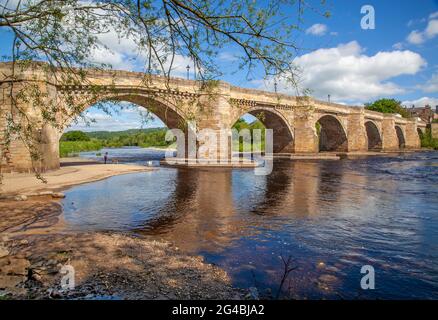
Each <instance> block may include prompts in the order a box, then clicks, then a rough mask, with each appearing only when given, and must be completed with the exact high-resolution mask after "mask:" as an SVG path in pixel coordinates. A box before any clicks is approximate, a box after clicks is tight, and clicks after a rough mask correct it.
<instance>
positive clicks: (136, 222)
mask: <svg viewBox="0 0 438 320" xmlns="http://www.w3.org/2000/svg"><path fill="white" fill-rule="evenodd" d="M105 151H108V152H109V156H110V158H112V157H117V158H118V159H121V161H124V162H135V163H144V162H145V161H146V160H151V159H153V160H157V159H159V158H160V157H162V156H163V154H164V153H163V152H162V151H154V150H147V149H140V148H138V149H137V148H127V149H124V148H122V149H110V150H102V152H105ZM81 156H83V157H88V158H93V157H94V154H93V153H83V154H82V155H81ZM65 193H66V196H67V197H66V198H65V199H64V200H63V206H64V218H65V220H66V223H67V225H68V228H70V229H73V230H99V231H122V232H127V233H131V234H137V235H142V236H147V237H152V238H156V239H164V240H169V241H172V242H174V243H175V244H176V245H177V246H178V247H179V248H180V249H181V250H184V251H186V252H189V253H194V254H199V255H202V256H203V257H204V258H205V259H206V261H208V262H210V263H214V264H217V265H219V266H220V267H222V268H224V269H225V270H226V271H227V272H228V273H229V274H230V276H231V277H232V281H233V283H234V285H235V286H238V287H242V288H248V287H256V288H257V289H258V291H259V293H260V294H261V295H268V296H269V295H272V296H273V297H275V296H276V295H277V292H278V288H279V284H280V282H281V278H282V275H283V267H284V264H283V262H282V257H283V259H285V260H287V259H288V258H289V257H291V264H290V265H289V266H291V267H293V268H296V269H294V270H293V271H292V272H291V273H290V275H289V277H288V278H287V280H286V281H285V283H284V286H283V288H282V293H281V296H280V297H289V298H299V299H302V298H314V299H321V298H328V299H343V298H348V299H356V298H357V299H359V298H368V299H375V298H383V299H405V298H426V299H427V298H434V299H438V152H423V153H410V154H404V155H400V156H394V157H369V158H363V159H354V160H348V159H344V160H339V161H284V160H283V161H276V162H275V164H274V170H273V172H272V174H270V175H268V176H256V175H254V172H253V170H252V169H199V168H197V169H189V168H184V169H176V168H165V167H159V168H157V170H154V171H151V172H144V173H135V174H127V175H122V176H116V177H112V178H109V179H106V180H102V181H98V182H93V183H88V184H84V185H80V186H76V187H72V188H70V189H69V190H67V191H66V192H65ZM364 265H370V266H372V267H373V268H374V271H375V289H374V290H363V289H361V284H360V283H361V278H362V277H363V276H364V274H361V268H362V266H364Z"/></svg>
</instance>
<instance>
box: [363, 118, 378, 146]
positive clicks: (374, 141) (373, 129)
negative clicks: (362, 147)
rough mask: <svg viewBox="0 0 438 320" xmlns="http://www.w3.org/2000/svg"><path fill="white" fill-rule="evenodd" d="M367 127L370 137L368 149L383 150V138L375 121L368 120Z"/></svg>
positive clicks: (368, 136)
mask: <svg viewBox="0 0 438 320" xmlns="http://www.w3.org/2000/svg"><path fill="white" fill-rule="evenodd" d="M365 129H366V133H367V138H368V150H382V138H381V134H380V132H379V129H378V128H377V126H376V124H375V123H374V122H373V121H366V122H365Z"/></svg>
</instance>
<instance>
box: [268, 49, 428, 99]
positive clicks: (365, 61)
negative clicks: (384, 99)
mask: <svg viewBox="0 0 438 320" xmlns="http://www.w3.org/2000/svg"><path fill="white" fill-rule="evenodd" d="M294 62H295V64H296V65H297V66H298V67H300V69H301V78H300V81H301V84H300V85H301V86H302V88H308V89H310V90H312V93H311V95H313V96H316V97H318V98H320V99H324V100H325V99H326V98H327V95H328V94H330V95H331V98H332V101H348V102H349V103H352V102H354V103H360V102H367V101H370V100H371V99H374V98H377V97H380V96H391V95H394V94H399V93H403V92H404V89H403V88H401V87H399V86H398V85H396V84H395V83H393V82H390V81H388V80H389V79H391V78H394V77H397V76H400V75H412V74H415V73H417V72H418V71H419V70H420V69H421V68H422V67H423V66H425V65H426V61H425V60H424V59H423V58H422V57H421V56H420V55H419V54H417V53H414V52H412V51H408V50H405V51H398V50H397V51H390V52H378V53H377V54H375V55H373V56H368V55H366V54H364V53H363V49H362V48H361V46H360V45H359V44H358V43H357V42H356V41H352V42H349V43H347V44H340V45H339V46H337V47H334V48H326V49H319V50H316V51H313V52H311V53H308V54H305V55H302V56H300V57H298V58H296V59H295V60H294ZM268 86H269V87H270V88H271V89H272V83H270V84H268ZM278 88H279V90H280V91H285V92H288V93H290V94H296V92H291V91H290V90H289V89H286V88H285V86H284V85H282V84H281V83H280V84H279V85H278Z"/></svg>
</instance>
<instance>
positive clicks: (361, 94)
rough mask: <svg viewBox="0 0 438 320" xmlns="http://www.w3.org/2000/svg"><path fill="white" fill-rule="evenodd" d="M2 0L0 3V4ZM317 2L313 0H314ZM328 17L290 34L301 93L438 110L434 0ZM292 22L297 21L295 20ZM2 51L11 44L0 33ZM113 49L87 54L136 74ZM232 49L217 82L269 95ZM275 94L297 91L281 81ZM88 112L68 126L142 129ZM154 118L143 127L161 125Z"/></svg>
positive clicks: (127, 118)
mask: <svg viewBox="0 0 438 320" xmlns="http://www.w3.org/2000/svg"><path fill="white" fill-rule="evenodd" d="M2 1H4V0H0V2H2ZM312 2H314V3H315V5H317V3H319V1H318V0H314V1H312ZM364 5H371V6H373V8H374V10H375V29H374V30H363V29H362V28H361V19H362V17H363V14H361V12H360V11H361V7H362V6H364ZM324 9H327V10H329V11H330V13H331V17H330V18H324V17H322V16H321V15H319V14H316V13H314V12H312V11H310V10H308V11H307V12H306V13H305V15H304V21H303V23H302V24H301V25H300V27H301V32H300V33H298V34H297V35H296V41H297V43H298V45H299V46H300V48H302V49H301V50H300V52H299V53H298V57H297V58H296V59H295V63H296V64H297V65H298V66H299V67H300V68H301V70H302V76H301V79H300V80H301V85H302V88H303V89H304V88H307V89H310V90H311V95H312V96H314V97H316V98H319V99H324V100H325V99H327V95H328V94H330V95H331V100H332V101H335V102H339V103H345V104H350V105H362V104H363V103H366V102H369V101H373V100H376V99H378V98H381V97H388V98H395V99H398V100H400V101H403V102H404V103H405V104H406V105H411V104H415V105H417V106H421V105H424V104H426V103H428V104H431V105H432V106H435V105H438V0H418V1H412V0H402V1H394V0H380V1H377V0H376V1H370V0H363V1H359V0H336V1H334V0H327V4H326V6H325V7H324ZM293 22H295V21H293ZM0 37H1V40H2V41H1V43H2V46H1V48H0V52H1V53H2V54H3V53H4V50H5V48H7V47H8V46H7V45H6V46H5V45H4V44H8V43H10V41H11V37H10V35H9V34H7V32H5V31H1V30H0ZM102 42H103V43H105V44H107V45H108V46H109V47H110V48H111V52H107V51H106V50H100V51H96V52H95V53H94V54H93V57H91V59H92V60H95V61H97V62H109V63H111V64H112V65H113V68H115V69H128V70H140V69H141V68H140V65H139V63H138V61H136V60H135V58H136V55H135V54H133V52H135V48H134V46H133V44H132V42H131V41H129V39H121V40H118V39H117V38H116V37H115V36H114V35H112V34H106V35H103V36H102ZM234 52H235V48H232V47H229V48H224V50H223V52H221V54H220V56H219V59H218V64H219V66H220V68H221V70H223V72H224V74H223V76H222V77H221V80H224V81H227V82H230V83H232V84H234V85H238V86H242V87H250V88H258V89H262V90H273V81H272V80H270V79H268V80H264V79H263V77H262V74H261V73H260V74H257V73H256V74H255V75H254V76H253V78H252V79H250V80H248V79H247V78H246V72H237V73H234V74H231V72H230V71H232V70H235V69H236V68H237V63H238V62H237V61H236V60H235V58H234V57H233V54H234ZM187 63H190V60H188V59H187V58H185V57H182V56H180V57H178V58H177V67H176V69H175V71H174V76H180V77H185V75H186V69H185V66H186V65H187ZM279 90H280V91H282V92H285V93H290V94H294V93H295V91H294V90H293V89H290V88H286V87H284V86H283V85H282V83H281V81H280V83H279ZM88 112H89V114H90V115H91V117H94V118H95V119H96V120H97V123H96V124H94V125H92V126H91V127H89V128H87V127H86V126H84V125H83V124H78V125H74V126H73V127H72V129H73V128H74V129H83V130H87V131H90V130H91V131H92V130H103V129H107V130H123V129H126V128H132V127H140V126H141V121H140V116H138V114H137V113H136V112H133V111H132V110H130V109H128V110H126V111H122V112H120V113H119V114H114V115H113V116H108V115H105V114H103V113H102V112H101V111H99V110H97V109H95V108H90V109H89V111H88ZM162 125H163V124H162V123H161V121H159V120H158V119H155V120H153V121H150V122H149V123H148V124H147V126H150V127H154V126H162Z"/></svg>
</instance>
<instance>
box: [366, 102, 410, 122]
mask: <svg viewBox="0 0 438 320" xmlns="http://www.w3.org/2000/svg"><path fill="white" fill-rule="evenodd" d="M365 109H367V110H372V111H377V112H382V113H398V114H400V115H401V116H402V117H404V118H408V117H409V113H408V112H407V111H406V109H405V108H403V107H402V105H401V102H400V101H397V100H395V99H379V100H376V101H374V102H373V103H366V104H365Z"/></svg>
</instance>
